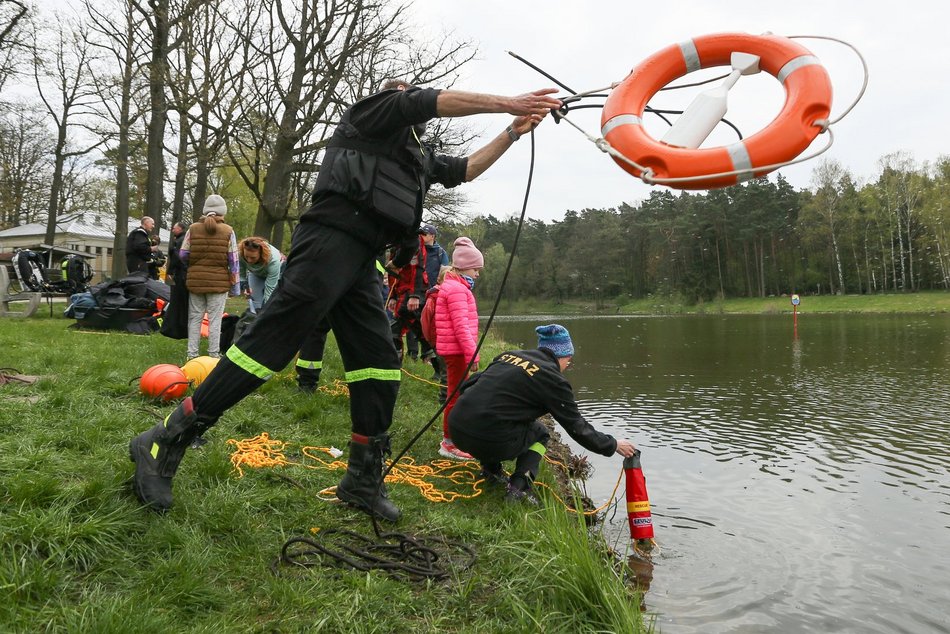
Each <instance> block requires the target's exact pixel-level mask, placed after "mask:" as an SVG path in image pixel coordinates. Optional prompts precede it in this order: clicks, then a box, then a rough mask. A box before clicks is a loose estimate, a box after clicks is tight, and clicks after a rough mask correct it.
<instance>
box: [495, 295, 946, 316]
mask: <svg viewBox="0 0 950 634" xmlns="http://www.w3.org/2000/svg"><path fill="white" fill-rule="evenodd" d="M500 311H501V312H502V313H503V314H515V315H542V314H546V315H585V314H611V315H612V314H621V315H637V314H641V315H642V314H647V315H702V314H713V315H714V314H748V315H768V314H777V313H790V312H792V304H791V299H790V297H788V296H786V297H763V298H759V297H743V298H736V299H726V300H715V301H711V302H698V303H695V304H690V303H687V302H685V301H683V300H682V299H681V298H676V297H648V298H644V299H619V300H601V301H589V300H567V301H564V302H561V303H554V302H544V301H534V300H530V301H529V300H525V301H518V302H509V303H504V302H503V303H502V305H501V307H500ZM798 311H799V312H800V313H946V312H950V292H946V291H927V292H922V293H883V294H878V295H803V296H801V304H800V305H799V306H798Z"/></svg>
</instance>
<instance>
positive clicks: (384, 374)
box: [343, 368, 402, 383]
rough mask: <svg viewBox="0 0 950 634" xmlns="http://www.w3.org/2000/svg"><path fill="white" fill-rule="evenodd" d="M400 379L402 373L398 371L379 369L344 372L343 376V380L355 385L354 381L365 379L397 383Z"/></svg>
mask: <svg viewBox="0 0 950 634" xmlns="http://www.w3.org/2000/svg"><path fill="white" fill-rule="evenodd" d="M401 378H402V372H400V371H399V370H383V369H380V368H363V369H362V370H353V371H352V372H346V373H345V374H344V375H343V379H344V380H345V381H346V382H347V383H355V382H356V381H365V380H367V379H375V380H376V381H398V380H400V379H401Z"/></svg>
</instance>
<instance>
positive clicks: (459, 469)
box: [227, 432, 485, 502]
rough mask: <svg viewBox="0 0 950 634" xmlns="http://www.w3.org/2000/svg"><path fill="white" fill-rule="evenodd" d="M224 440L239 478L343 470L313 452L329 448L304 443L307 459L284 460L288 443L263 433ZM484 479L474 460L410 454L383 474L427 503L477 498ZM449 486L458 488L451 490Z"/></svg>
mask: <svg viewBox="0 0 950 634" xmlns="http://www.w3.org/2000/svg"><path fill="white" fill-rule="evenodd" d="M227 443H228V444H229V445H233V446H234V452H233V453H232V454H231V464H232V465H233V466H234V469H235V471H237V473H238V477H239V478H242V477H244V468H253V469H262V468H268V467H288V466H297V467H304V468H306V469H319V470H325V471H345V470H346V462H345V461H343V460H336V459H333V460H326V459H324V458H323V457H321V456H319V455H317V452H321V453H324V454H327V455H329V456H331V457H332V456H333V451H332V450H331V449H330V448H329V447H314V446H305V447H302V448H301V449H300V451H301V453H302V454H303V455H304V456H305V457H306V458H307V460H308V462H293V461H291V460H288V459H287V457H286V456H285V455H284V452H285V451H286V450H287V449H288V448H289V447H290V444H289V443H285V442H283V441H281V440H277V439H274V438H271V437H270V435H269V434H268V433H267V432H262V433H261V434H260V435H258V436H255V437H253V438H247V439H244V440H234V439H229V440H228V441H227ZM387 466H388V465H387ZM484 481H485V479H484V478H482V477H481V475H480V473H479V471H478V463H477V462H474V461H468V462H455V461H453V460H434V461H433V462H432V463H431V464H417V463H416V461H415V460H414V459H413V458H411V457H403V458H402V459H401V460H400V461H399V463H398V464H397V465H396V466H394V467H393V468H392V470H391V471H390V472H389V474H388V475H387V476H386V482H388V483H390V484H394V483H399V484H408V485H411V486H414V487H416V488H417V489H419V493H420V494H421V495H422V496H423V497H424V498H425V499H427V500H429V501H430V502H454V501H456V500H461V499H471V498H475V497H478V496H479V495H481V494H482V487H481V486H479V485H480V484H481V483H483V482H484ZM440 487H444V488H440ZM449 487H452V488H455V489H459V490H451V489H450V488H449Z"/></svg>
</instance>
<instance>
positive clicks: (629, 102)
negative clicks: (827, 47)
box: [601, 33, 831, 189]
mask: <svg viewBox="0 0 950 634" xmlns="http://www.w3.org/2000/svg"><path fill="white" fill-rule="evenodd" d="M734 51H736V52H743V53H751V54H753V55H758V56H759V58H760V61H759V68H760V69H761V70H763V71H765V72H767V73H769V74H771V75H772V76H774V77H775V78H776V79H778V80H779V81H780V82H782V85H783V86H784V87H785V105H784V106H783V107H782V110H781V112H779V114H778V116H777V117H775V119H774V120H773V121H772V122H771V123H770V124H769V125H768V126H767V127H766V128H765V129H763V130H761V131H759V132H757V133H756V134H754V135H753V136H750V137H748V138H746V139H743V140H741V141H738V142H737V143H734V144H732V145H727V146H719V147H712V148H703V149H685V148H679V147H673V146H670V145H666V144H664V143H661V142H659V141H657V140H655V139H653V137H651V136H650V135H649V134H647V132H646V131H645V130H644V128H643V125H642V119H643V111H644V109H645V108H646V106H647V103H648V102H649V101H650V99H652V98H653V96H654V95H655V94H656V93H657V92H659V90H660V89H661V88H663V87H664V86H666V85H667V84H669V83H670V82H671V81H674V80H676V79H678V78H679V77H682V76H684V75H686V74H687V73H691V72H693V71H696V70H699V69H701V68H710V67H713V66H724V65H725V66H728V65H730V63H731V62H730V57H731V54H732V53H733V52H734ZM830 112H831V80H830V78H829V77H828V73H827V71H825V68H824V67H823V66H822V65H821V63H820V62H819V61H818V58H817V57H815V56H814V55H813V54H812V53H811V52H810V51H809V50H808V49H806V48H805V47H803V46H801V45H799V44H797V43H795V42H793V41H792V40H790V39H788V38H785V37H781V36H778V35H749V34H746V33H716V34H712V35H704V36H701V37H697V38H694V39H692V40H688V41H686V42H682V43H680V44H674V45H672V46H668V47H666V48H664V49H663V50H661V51H659V52H657V53H655V54H653V55H652V56H650V57H648V58H647V59H645V60H644V61H643V62H642V63H641V64H640V65H639V66H637V67H636V68H634V69H633V70H632V71H630V74H629V75H627V77H626V78H625V79H624V80H623V81H622V82H621V83H620V84H619V85H618V86H617V87H616V88H615V89H614V90H613V91H612V92H611V94H610V96H609V97H608V98H607V101H606V103H605V104H604V110H603V115H602V116H601V135H602V136H603V137H604V138H605V139H606V140H607V142H608V143H609V144H610V145H611V146H612V147H614V148H615V149H616V150H618V151H619V152H620V153H622V154H623V155H624V156H626V157H627V158H628V159H630V160H632V161H634V162H636V163H637V164H639V165H641V166H643V167H644V168H647V169H649V170H651V171H652V174H647V175H646V178H644V180H646V181H647V182H651V179H656V180H657V181H658V182H660V184H663V185H667V186H669V187H674V188H677V189H712V188H716V187H726V186H729V185H735V184H736V183H738V182H740V181H743V180H748V179H750V178H752V177H753V175H754V176H762V175H763V174H767V173H768V172H770V171H771V170H770V169H766V170H760V169H755V168H757V167H763V166H767V165H774V164H777V163H784V162H786V161H790V160H792V159H794V158H795V157H796V156H798V155H799V154H801V153H802V152H803V151H804V150H805V149H806V148H807V147H808V146H809V145H810V144H811V142H812V141H813V140H814V139H815V137H816V136H818V134H819V133H821V131H822V130H823V129H824V127H823V126H822V125H821V124H820V123H819V122H821V121H822V120H825V119H827V118H828V114H829V113H830ZM614 160H615V161H616V162H617V164H618V165H620V167H622V168H623V169H624V170H626V171H627V172H629V173H630V174H633V175H634V176H636V177H638V178H643V177H644V174H643V172H642V171H641V170H640V169H637V168H636V167H634V166H633V165H630V164H629V163H627V162H625V161H623V160H622V159H619V158H617V157H614ZM773 169H774V168H773ZM736 170H748V171H747V172H745V173H743V174H738V175H732V176H720V177H714V178H708V179H699V180H692V181H684V182H677V183H663V182H662V181H661V180H660V179H665V178H690V177H702V176H703V175H705V174H719V173H722V172H732V171H736Z"/></svg>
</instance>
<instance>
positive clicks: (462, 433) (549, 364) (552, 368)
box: [449, 324, 636, 504]
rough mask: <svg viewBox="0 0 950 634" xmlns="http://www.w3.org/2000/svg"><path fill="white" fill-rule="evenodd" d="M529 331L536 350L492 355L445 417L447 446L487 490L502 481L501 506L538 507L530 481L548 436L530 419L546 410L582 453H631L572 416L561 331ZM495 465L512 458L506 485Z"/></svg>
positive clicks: (569, 353) (567, 353) (626, 444)
mask: <svg viewBox="0 0 950 634" xmlns="http://www.w3.org/2000/svg"><path fill="white" fill-rule="evenodd" d="M535 331H536V332H537V333H538V349H537V350H513V351H510V352H504V353H502V354H500V355H498V356H497V357H495V358H494V359H493V360H492V362H491V364H490V365H489V366H488V367H487V368H485V370H484V371H483V372H479V373H478V374H474V375H472V377H471V378H469V379H468V380H467V381H466V382H465V383H463V384H462V387H461V396H459V398H458V401H457V402H456V403H455V408H454V409H453V410H452V413H451V414H450V416H449V429H450V431H451V434H452V439H453V440H454V441H455V445H456V446H457V447H458V448H459V449H461V450H463V451H466V452H468V453H470V454H472V456H474V457H475V458H477V459H478V460H479V461H480V462H481V464H482V476H483V477H484V478H485V479H486V480H487V482H488V484H489V485H501V484H506V483H507V493H506V495H505V500H506V501H508V502H522V501H526V502H529V503H532V504H537V502H538V499H537V497H536V496H535V494H534V492H533V490H532V486H531V483H532V482H533V481H534V479H535V478H536V477H537V475H538V468H539V467H540V466H541V457H542V456H543V455H544V453H545V451H546V448H547V443H548V440H549V439H550V433H549V432H548V428H547V427H546V426H545V425H544V423H542V422H541V421H540V420H538V417H539V416H543V415H544V414H548V413H550V414H551V415H552V416H553V417H554V419H555V420H556V421H557V422H558V423H560V424H561V426H562V427H564V429H565V430H567V433H568V434H570V436H571V438H573V439H574V440H576V441H577V442H578V443H580V445H581V446H582V447H584V448H585V449H588V450H590V451H593V452H596V453H599V454H602V455H604V456H612V455H614V454H620V455H621V456H624V457H625V458H626V457H630V456H632V455H633V453H634V451H636V447H634V445H633V443H631V442H630V441H628V440H623V439H616V438H614V437H613V436H610V435H608V434H604V433H601V432H599V431H597V430H596V429H594V428H593V427H592V426H591V424H590V423H588V422H587V421H586V420H585V419H584V417H583V416H582V415H581V413H580V412H579V411H578V409H577V403H576V402H575V400H574V391H573V389H572V388H571V384H570V383H569V382H568V381H567V379H566V378H564V374H563V372H564V370H566V369H567V368H568V367H569V365H570V363H571V358H572V357H573V356H574V345H573V343H572V342H571V336H570V333H568V331H567V329H566V328H564V326H560V325H558V324H551V325H550V326H538V327H537V328H535ZM502 460H515V470H514V473H513V474H512V476H511V479H510V480H509V479H507V478H505V474H504V471H503V470H502V467H501V462H502Z"/></svg>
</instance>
